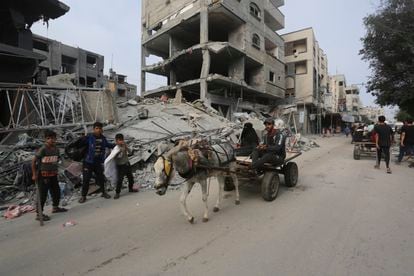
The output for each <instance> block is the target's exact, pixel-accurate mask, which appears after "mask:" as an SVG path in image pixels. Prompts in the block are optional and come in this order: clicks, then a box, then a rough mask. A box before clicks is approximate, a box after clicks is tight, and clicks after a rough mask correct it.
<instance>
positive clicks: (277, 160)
mask: <svg viewBox="0 0 414 276" xmlns="http://www.w3.org/2000/svg"><path fill="white" fill-rule="evenodd" d="M264 125H265V130H266V133H265V135H264V136H263V141H262V143H261V144H260V145H258V146H257V147H256V148H255V149H254V151H253V153H252V161H253V162H252V168H253V169H256V170H257V169H259V170H260V169H262V168H263V167H264V164H265V163H271V164H273V165H280V164H283V162H284V160H285V158H286V148H285V142H286V136H285V135H284V134H283V132H282V131H281V130H279V129H276V128H274V127H275V123H274V120H273V119H271V118H267V119H266V120H265V121H264Z"/></svg>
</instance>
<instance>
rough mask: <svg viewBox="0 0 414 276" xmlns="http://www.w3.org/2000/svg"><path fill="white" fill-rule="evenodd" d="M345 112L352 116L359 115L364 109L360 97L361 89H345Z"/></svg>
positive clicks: (356, 87)
mask: <svg viewBox="0 0 414 276" xmlns="http://www.w3.org/2000/svg"><path fill="white" fill-rule="evenodd" d="M345 98H346V104H345V107H346V109H345V111H346V112H348V113H349V114H352V115H359V114H360V111H361V109H362V102H361V99H360V97H359V88H358V86H356V85H351V86H347V87H345Z"/></svg>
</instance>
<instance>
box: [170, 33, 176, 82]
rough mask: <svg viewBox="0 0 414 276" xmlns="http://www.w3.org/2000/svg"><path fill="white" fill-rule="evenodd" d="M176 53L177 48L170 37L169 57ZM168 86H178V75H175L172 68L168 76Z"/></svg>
mask: <svg viewBox="0 0 414 276" xmlns="http://www.w3.org/2000/svg"><path fill="white" fill-rule="evenodd" d="M175 52H176V47H175V43H174V39H173V37H172V36H171V35H170V36H169V57H170V58H171V57H172V56H173V55H174V54H175ZM168 84H169V85H176V84H177V74H176V73H175V71H174V69H173V68H171V69H170V72H169V76H168Z"/></svg>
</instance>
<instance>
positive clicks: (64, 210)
mask: <svg viewBox="0 0 414 276" xmlns="http://www.w3.org/2000/svg"><path fill="white" fill-rule="evenodd" d="M67 211H68V209H66V208H61V207H54V208H53V209H52V213H63V212H67Z"/></svg>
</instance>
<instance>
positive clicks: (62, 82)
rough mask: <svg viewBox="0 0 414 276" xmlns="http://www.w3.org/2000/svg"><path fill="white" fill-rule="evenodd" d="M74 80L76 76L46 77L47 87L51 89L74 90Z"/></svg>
mask: <svg viewBox="0 0 414 276" xmlns="http://www.w3.org/2000/svg"><path fill="white" fill-rule="evenodd" d="M74 79H76V74H75V73H73V74H60V75H55V76H50V77H47V85H49V86H51V87H60V88H75V87H76V86H75V85H74V84H73V82H72V80H74Z"/></svg>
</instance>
